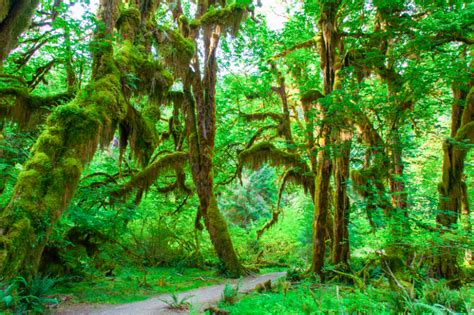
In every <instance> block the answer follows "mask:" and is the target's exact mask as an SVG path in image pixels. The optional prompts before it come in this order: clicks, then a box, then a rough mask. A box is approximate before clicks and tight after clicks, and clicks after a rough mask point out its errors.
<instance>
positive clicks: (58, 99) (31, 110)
mask: <svg viewBox="0 0 474 315" xmlns="http://www.w3.org/2000/svg"><path fill="white" fill-rule="evenodd" d="M74 94H75V92H73V91H66V92H63V93H60V94H57V95H52V96H36V95H32V94H30V93H29V91H28V89H27V88H23V87H10V88H1V89H0V119H3V120H8V121H13V122H15V123H17V124H18V126H19V127H20V128H21V129H34V128H36V127H37V126H38V125H40V124H42V123H44V122H45V121H46V117H47V116H48V115H49V114H50V113H51V111H52V110H53V109H54V108H55V107H56V106H59V105H61V104H63V103H65V102H67V101H69V100H71V99H72V98H73V97H74Z"/></svg>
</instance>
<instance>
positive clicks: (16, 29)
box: [0, 0, 39, 72]
mask: <svg viewBox="0 0 474 315" xmlns="http://www.w3.org/2000/svg"><path fill="white" fill-rule="evenodd" d="M38 3H39V0H4V1H2V6H1V7H0V43H1V45H0V72H2V65H3V61H4V60H5V59H6V58H7V57H8V55H9V54H10V51H11V50H12V49H14V48H15V47H16V44H17V40H18V38H19V36H20V34H21V33H23V32H24V31H25V30H26V28H27V27H28V26H29V24H30V22H31V18H32V16H33V13H34V11H35V9H36V6H37V5H38Z"/></svg>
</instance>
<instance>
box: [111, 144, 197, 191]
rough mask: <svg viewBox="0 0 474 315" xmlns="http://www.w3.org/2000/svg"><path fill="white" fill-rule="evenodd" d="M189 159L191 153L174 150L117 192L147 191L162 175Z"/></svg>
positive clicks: (177, 167) (181, 166)
mask: <svg viewBox="0 0 474 315" xmlns="http://www.w3.org/2000/svg"><path fill="white" fill-rule="evenodd" d="M188 159H189V154H188V153H186V152H174V153H169V154H167V155H164V156H163V157H161V158H159V159H158V160H156V161H154V162H153V163H152V164H150V165H149V166H147V167H146V168H145V169H144V170H143V171H141V172H140V173H139V174H138V175H136V176H134V177H133V178H132V179H131V180H130V181H129V182H128V183H127V184H125V185H124V186H122V187H121V188H120V190H119V191H118V193H117V194H118V195H120V196H124V195H127V194H129V193H131V192H132V191H133V190H134V189H142V190H144V191H147V190H148V189H149V188H150V186H151V185H152V184H153V183H154V182H155V181H156V180H157V179H158V177H159V176H160V175H162V174H164V173H166V172H169V171H173V170H176V169H182V168H183V166H184V164H185V163H187V162H188Z"/></svg>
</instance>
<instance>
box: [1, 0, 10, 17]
mask: <svg viewBox="0 0 474 315" xmlns="http://www.w3.org/2000/svg"><path fill="white" fill-rule="evenodd" d="M10 6H11V1H10V0H0V23H1V22H2V21H3V20H4V19H5V18H6V17H7V15H8V11H9V10H10Z"/></svg>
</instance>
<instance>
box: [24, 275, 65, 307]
mask: <svg viewBox="0 0 474 315" xmlns="http://www.w3.org/2000/svg"><path fill="white" fill-rule="evenodd" d="M56 282H57V280H55V279H52V278H50V277H48V276H40V275H36V276H35V277H34V278H32V279H31V280H27V279H25V278H24V277H17V278H16V280H15V285H16V287H17V288H18V297H17V305H16V311H17V312H21V313H24V312H28V311H31V312H33V313H43V312H44V311H45V308H46V306H47V305H54V304H57V303H59V301H58V300H57V299H55V298H51V297H49V296H48V293H49V292H50V291H51V289H52V288H53V286H54V285H55V284H56Z"/></svg>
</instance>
